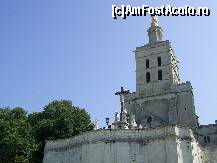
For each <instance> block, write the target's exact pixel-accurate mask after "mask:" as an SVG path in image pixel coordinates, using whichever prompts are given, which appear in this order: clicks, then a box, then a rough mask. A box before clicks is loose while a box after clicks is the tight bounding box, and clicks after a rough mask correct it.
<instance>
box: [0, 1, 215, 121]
mask: <svg viewBox="0 0 217 163" xmlns="http://www.w3.org/2000/svg"><path fill="white" fill-rule="evenodd" d="M112 4H117V5H119V4H131V5H142V4H147V5H149V6H161V5H162V4H163V5H167V4H170V5H175V6H177V7H178V6H183V5H185V4H188V5H190V6H193V7H198V6H207V7H209V8H210V9H211V12H212V13H211V16H210V17H171V16H170V17H160V18H159V24H160V25H161V26H162V28H163V29H164V31H165V33H164V39H168V40H170V41H171V42H172V44H173V49H174V51H175V53H176V56H177V57H178V58H179V61H180V73H181V80H182V81H191V83H192V85H193V88H194V95H195V106H196V112H197V114H198V115H199V116H200V122H201V123H203V124H207V123H214V121H215V119H217V106H216V101H217V94H216V92H217V87H216V85H217V73H216V72H217V64H216V62H217V54H216V38H217V28H216V27H217V14H216V12H217V11H216V8H217V1H216V0H206V1H205V0H197V1H195V0H182V1H175V0H174V1H171V0H164V1H163V0H162V1H160V0H159V1H157V2H153V1H151V0H150V1H144V0H140V1H139V0H136V1H130V0H125V1H124V0H123V1H118V0H117V1H114V0H109V1H106V0H104V1H102V0H90V1H72V0H35V1H33V0H31V1H30V0H19V1H16V0H14V1H12V0H1V1H0V105H1V106H11V107H15V106H20V107H23V108H25V109H26V110H28V112H30V113H31V112H33V111H41V110H42V109H43V106H45V105H47V104H48V103H49V102H50V101H52V100H54V99H69V100H72V102H73V104H74V105H76V106H80V107H83V108H86V110H87V111H88V112H89V113H90V115H91V117H92V119H95V118H98V119H99V120H100V121H101V123H103V122H104V118H105V117H107V116H109V117H113V114H114V112H115V111H117V110H119V98H118V97H117V96H115V95H114V93H115V91H117V90H119V89H120V87H121V86H124V87H125V88H127V89H130V90H131V91H135V60H134V53H133V52H132V51H133V50H134V49H135V48H136V47H137V46H141V45H144V44H145V43H147V41H148V37H147V32H146V30H147V28H148V27H149V25H150V18H149V17H129V18H127V19H126V20H122V19H117V20H114V19H113V18H112V17H111V6H112ZM102 121H103V122H102Z"/></svg>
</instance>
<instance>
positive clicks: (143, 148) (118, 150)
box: [43, 126, 202, 163]
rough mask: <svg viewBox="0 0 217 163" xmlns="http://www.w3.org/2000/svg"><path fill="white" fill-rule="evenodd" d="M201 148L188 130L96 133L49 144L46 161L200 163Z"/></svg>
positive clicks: (58, 162)
mask: <svg viewBox="0 0 217 163" xmlns="http://www.w3.org/2000/svg"><path fill="white" fill-rule="evenodd" d="M192 147H193V148H192ZM193 149H196V150H193ZM198 149H200V148H199V146H198V143H197V142H196V140H195V139H194V137H193V134H192V131H191V130H190V129H188V128H178V127H175V126H169V127H163V128H156V129H130V130H114V129H112V130H96V131H92V132H87V133H84V134H81V135H78V136H76V137H73V138H70V139H65V140H57V141H47V142H46V146H45V150H44V160H43V162H44V163H159V162H160V163H187V162H192V163H200V162H202V161H201V151H200V150H198Z"/></svg>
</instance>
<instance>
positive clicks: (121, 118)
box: [115, 87, 130, 122]
mask: <svg viewBox="0 0 217 163" xmlns="http://www.w3.org/2000/svg"><path fill="white" fill-rule="evenodd" d="M128 93H130V91H129V90H127V91H125V90H124V88H123V87H121V91H120V92H116V93H115V95H119V96H120V102H121V113H120V121H121V122H123V121H124V119H123V114H124V109H125V107H124V95H126V94H128Z"/></svg>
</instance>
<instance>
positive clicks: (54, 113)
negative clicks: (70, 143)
mask: <svg viewBox="0 0 217 163" xmlns="http://www.w3.org/2000/svg"><path fill="white" fill-rule="evenodd" d="M28 120H29V123H30V124H31V125H32V126H33V128H34V131H35V137H36V140H37V143H38V144H39V149H38V151H37V152H36V153H35V158H36V160H35V162H41V161H42V158H43V148H44V145H45V140H55V139H65V138H69V137H72V136H75V135H77V134H80V133H82V132H85V131H90V130H93V127H94V125H93V124H92V123H91V119H90V116H89V114H88V113H87V112H86V111H85V110H84V109H80V108H78V107H75V106H73V105H72V102H71V101H67V100H59V101H57V100H56V101H53V102H51V103H49V104H48V105H47V106H45V107H44V110H43V111H42V112H39V113H32V114H30V115H29V116H28Z"/></svg>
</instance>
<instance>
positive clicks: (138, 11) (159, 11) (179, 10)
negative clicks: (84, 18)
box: [112, 5, 211, 19]
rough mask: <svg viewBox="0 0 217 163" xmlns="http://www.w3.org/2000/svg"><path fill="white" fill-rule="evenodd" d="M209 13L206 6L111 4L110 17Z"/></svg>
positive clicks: (200, 14) (204, 14)
mask: <svg viewBox="0 0 217 163" xmlns="http://www.w3.org/2000/svg"><path fill="white" fill-rule="evenodd" d="M210 13H211V11H210V9H209V8H208V7H196V8H195V7H189V6H187V5H185V6H183V7H174V6H170V5H167V6H163V5H162V6H160V7H149V6H147V5H142V6H139V7H134V6H131V5H120V6H119V7H118V6H116V5H112V17H113V18H114V19H117V17H122V18H123V19H126V18H127V17H128V16H146V15H151V16H155V15H156V16H170V15H171V16H209V15H210Z"/></svg>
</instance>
